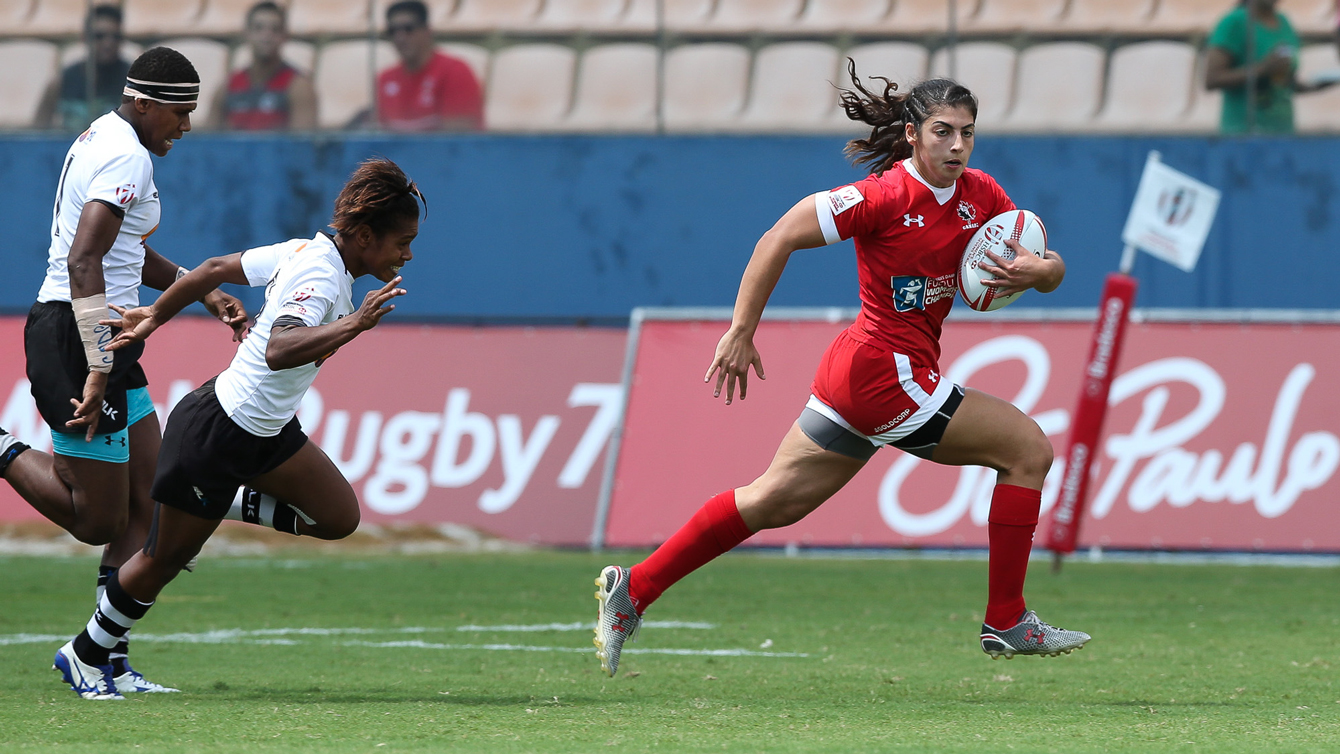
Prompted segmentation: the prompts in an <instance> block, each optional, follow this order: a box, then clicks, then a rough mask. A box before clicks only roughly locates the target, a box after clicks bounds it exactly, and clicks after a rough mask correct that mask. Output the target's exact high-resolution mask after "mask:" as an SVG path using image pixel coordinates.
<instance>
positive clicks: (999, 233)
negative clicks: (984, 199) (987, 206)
mask: <svg viewBox="0 0 1340 754" xmlns="http://www.w3.org/2000/svg"><path fill="white" fill-rule="evenodd" d="M1008 239H1014V240H1015V241H1018V242H1019V245H1020V246H1023V247H1024V248H1025V249H1027V250H1029V251H1031V252H1033V254H1035V255H1036V256H1038V257H1041V256H1042V255H1044V254H1046V253H1047V229H1046V228H1045V227H1043V225H1042V221H1041V220H1039V219H1038V216H1037V215H1035V214H1033V213H1032V212H1029V211H1028V210H1026V209H1012V210H1010V211H1009V212H1003V213H1001V214H999V215H996V216H995V217H993V218H991V219H990V220H988V221H986V222H985V223H982V227H980V228H978V229H977V232H976V233H974V234H972V240H971V241H969V242H968V245H967V247H965V248H964V249H963V258H962V259H960V260H959V263H958V292H959V295H961V296H962V297H963V302H964V303H966V304H967V305H968V306H969V307H971V308H972V309H974V310H976V311H979V312H993V311H995V310H997V309H1000V308H1002V307H1005V306H1009V305H1010V304H1012V303H1014V300H1015V299H1017V298H1019V297H1020V296H1021V295H1023V291H1020V292H1018V293H1012V294H1010V295H1008V296H1000V295H998V294H997V293H996V289H995V288H992V287H990V286H986V285H982V281H983V280H994V279H995V277H994V276H992V275H991V274H990V273H989V272H986V271H984V270H983V269H982V265H983V264H987V265H991V264H994V263H993V262H992V261H991V259H990V258H989V257H988V256H987V255H986V252H988V251H990V252H992V253H993V254H995V255H996V256H998V257H1000V258H1001V259H1004V260H1007V261H1008V260H1011V259H1014V249H1011V248H1010V247H1009V246H1006V245H1005V241H1006V240H1008Z"/></svg>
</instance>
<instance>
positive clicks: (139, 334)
mask: <svg viewBox="0 0 1340 754" xmlns="http://www.w3.org/2000/svg"><path fill="white" fill-rule="evenodd" d="M107 308H109V309H111V310H112V311H114V312H116V313H117V314H119V315H121V319H104V320H99V321H98V324H100V325H107V326H109V327H119V328H121V332H119V333H117V335H116V337H115V338H112V342H111V343H108V344H107V345H105V346H103V349H102V350H104V351H119V350H121V349H122V348H125V347H126V346H128V345H131V344H132V343H143V342H144V341H145V339H146V338H148V337H149V336H150V335H151V334H153V331H154V330H157V329H158V325H159V322H158V320H156V319H154V308H153V307H152V306H136V307H132V308H130V309H126V308H124V307H120V306H117V305H116V304H109V305H108V307H107Z"/></svg>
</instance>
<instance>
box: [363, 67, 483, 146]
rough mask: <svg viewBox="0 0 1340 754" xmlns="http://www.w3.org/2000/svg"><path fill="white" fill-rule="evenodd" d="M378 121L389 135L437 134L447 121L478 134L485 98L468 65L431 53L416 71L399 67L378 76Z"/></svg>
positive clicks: (481, 124) (481, 125) (481, 126)
mask: <svg viewBox="0 0 1340 754" xmlns="http://www.w3.org/2000/svg"><path fill="white" fill-rule="evenodd" d="M377 119H378V120H379V121H380V122H381V125H382V127H383V128H386V129H389V130H392V131H436V130H438V129H441V128H443V127H444V126H446V125H448V122H449V121H456V122H457V124H458V127H459V126H461V125H468V126H469V127H470V128H473V129H476V130H477V129H481V128H483V127H484V95H483V93H482V92H481V91H480V88H479V81H478V80H476V79H475V74H474V72H473V71H471V70H470V66H469V65H467V64H466V63H465V62H463V61H461V60H457V59H456V58H453V57H450V56H448V55H444V54H442V53H441V52H434V53H433V57H432V58H430V59H429V60H428V63H427V64H426V65H424V67H423V68H421V69H420V70H418V71H410V70H408V69H406V68H405V65H404V64H403V63H399V64H397V65H395V66H392V67H391V68H388V69H386V70H384V71H382V72H381V73H380V74H379V75H378V76H377Z"/></svg>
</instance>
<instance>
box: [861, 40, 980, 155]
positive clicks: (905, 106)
mask: <svg viewBox="0 0 1340 754" xmlns="http://www.w3.org/2000/svg"><path fill="white" fill-rule="evenodd" d="M847 74H848V75H849V76H850V77H851V83H852V86H853V87H855V89H856V91H851V90H846V89H844V90H843V91H842V109H843V110H845V111H846V113H847V117H848V118H850V119H851V120H854V121H858V122H860V123H864V124H866V125H868V126H870V129H871V130H870V136H869V137H867V138H864V139H852V140H851V141H849V142H847V148H846V149H845V150H844V153H845V154H846V155H847V157H848V158H849V159H851V161H852V162H853V163H854V164H856V165H866V166H868V167H869V168H870V172H871V174H874V173H882V172H884V171H885V170H888V169H889V168H891V167H893V166H894V164H896V163H898V162H900V161H902V160H905V159H907V158H908V157H911V156H912V145H911V144H909V143H908V141H907V128H906V124H908V123H911V124H912V126H913V129H914V130H916V131H917V132H918V133H919V132H920V131H921V124H922V123H924V122H925V121H926V118H927V117H928V116H929V115H930V114H931V113H933V112H935V111H936V110H939V109H940V108H942V107H966V108H968V110H970V111H971V112H972V116H973V118H976V117H977V98H976V97H974V96H973V94H972V92H971V91H968V88H967V87H965V86H963V85H962V84H959V83H958V82H956V81H953V80H951V79H930V80H928V81H923V82H921V83H920V84H917V85H916V86H914V87H912V89H911V91H909V92H907V93H905V94H900V93H898V85H897V84H895V83H893V82H892V81H890V80H888V79H886V78H884V77H883V76H871V77H870V78H871V80H872V81H873V80H875V79H878V80H880V81H883V82H884V91H883V92H880V93H878V94H876V93H875V92H872V91H870V90H869V89H867V88H866V87H865V85H864V84H862V83H861V79H860V77H858V76H857V75H856V61H854V60H852V59H851V58H847Z"/></svg>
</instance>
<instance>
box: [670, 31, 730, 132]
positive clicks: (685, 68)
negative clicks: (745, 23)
mask: <svg viewBox="0 0 1340 754" xmlns="http://www.w3.org/2000/svg"><path fill="white" fill-rule="evenodd" d="M664 65H665V100H664V103H663V104H662V112H663V114H664V120H665V127H666V129H667V130H671V131H715V130H723V129H726V128H728V127H729V126H730V124H731V122H732V121H733V120H734V119H735V117H736V116H737V115H738V114H739V113H740V111H741V110H742V109H743V108H744V100H745V91H746V90H747V87H748V82H749V51H748V50H746V49H745V48H744V47H742V46H740V45H734V44H726V43H708V44H690V45H682V46H680V47H676V48H675V49H673V50H671V51H670V52H669V53H667V54H666V56H665V64H664Z"/></svg>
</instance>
